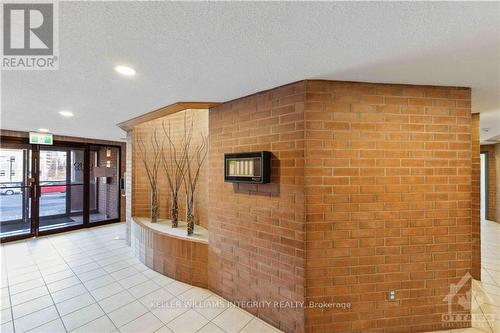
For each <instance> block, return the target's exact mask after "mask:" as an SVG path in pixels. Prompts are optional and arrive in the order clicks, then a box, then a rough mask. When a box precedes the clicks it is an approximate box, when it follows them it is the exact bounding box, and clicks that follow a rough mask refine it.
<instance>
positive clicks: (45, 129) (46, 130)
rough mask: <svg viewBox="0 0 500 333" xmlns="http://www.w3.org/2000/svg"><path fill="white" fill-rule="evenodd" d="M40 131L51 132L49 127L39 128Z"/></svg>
mask: <svg viewBox="0 0 500 333" xmlns="http://www.w3.org/2000/svg"><path fill="white" fill-rule="evenodd" d="M38 132H42V133H48V132H50V131H49V130H48V129H47V128H39V129H38Z"/></svg>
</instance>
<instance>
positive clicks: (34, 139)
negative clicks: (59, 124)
mask: <svg viewBox="0 0 500 333" xmlns="http://www.w3.org/2000/svg"><path fill="white" fill-rule="evenodd" d="M30 143H31V144H35V145H51V144H52V143H53V142H52V134H50V133H37V132H30Z"/></svg>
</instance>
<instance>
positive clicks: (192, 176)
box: [183, 118, 208, 235]
mask: <svg viewBox="0 0 500 333" xmlns="http://www.w3.org/2000/svg"><path fill="white" fill-rule="evenodd" d="M184 128H186V122H185V121H184ZM200 135H201V143H200V144H199V145H197V146H196V147H194V149H193V148H192V147H191V139H192V137H193V118H191V125H190V127H189V130H185V131H184V147H185V152H186V171H185V173H184V178H183V180H184V188H185V190H186V222H187V234H188V235H192V234H193V232H194V202H195V201H194V196H195V193H196V185H197V184H198V180H199V177H200V171H201V167H202V166H203V162H204V161H205V159H206V157H207V153H208V135H207V134H204V133H201V134H200Z"/></svg>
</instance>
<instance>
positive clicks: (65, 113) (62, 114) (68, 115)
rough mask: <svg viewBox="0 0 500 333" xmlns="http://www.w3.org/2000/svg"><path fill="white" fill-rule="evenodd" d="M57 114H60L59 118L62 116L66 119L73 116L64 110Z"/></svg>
mask: <svg viewBox="0 0 500 333" xmlns="http://www.w3.org/2000/svg"><path fill="white" fill-rule="evenodd" d="M59 114H60V115H61V116H63V117H67V118H69V117H73V116H74V114H73V112H71V111H66V110H63V111H59Z"/></svg>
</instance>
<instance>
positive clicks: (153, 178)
mask: <svg viewBox="0 0 500 333" xmlns="http://www.w3.org/2000/svg"><path fill="white" fill-rule="evenodd" d="M149 139H150V140H149V141H150V145H151V155H152V158H151V157H150V156H149V154H148V147H147V145H146V144H145V143H144V141H143V139H142V137H141V136H140V135H139V134H137V138H136V143H137V145H136V146H137V150H138V152H139V156H140V158H141V160H142V163H143V165H144V169H145V170H146V175H147V177H148V180H149V186H150V188H151V222H156V221H157V220H158V213H159V207H158V170H159V168H160V163H161V152H162V150H163V145H164V140H162V142H161V143H160V142H159V141H158V136H157V135H156V129H155V130H154V131H153V135H152V136H151V137H150V138H149ZM149 159H152V161H150V160H149ZM150 162H151V164H150Z"/></svg>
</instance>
